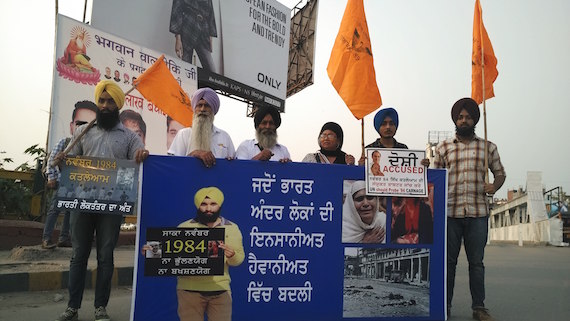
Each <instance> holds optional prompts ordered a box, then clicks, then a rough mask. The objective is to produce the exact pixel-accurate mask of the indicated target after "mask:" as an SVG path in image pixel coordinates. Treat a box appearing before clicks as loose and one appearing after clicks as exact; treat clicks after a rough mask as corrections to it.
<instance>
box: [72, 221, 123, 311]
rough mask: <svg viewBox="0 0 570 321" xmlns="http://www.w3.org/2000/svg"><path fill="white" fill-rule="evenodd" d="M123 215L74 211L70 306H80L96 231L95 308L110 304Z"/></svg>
mask: <svg viewBox="0 0 570 321" xmlns="http://www.w3.org/2000/svg"><path fill="white" fill-rule="evenodd" d="M122 219H123V217H122V215H114V214H93V213H84V212H78V211H73V212H72V213H71V230H72V231H73V234H72V235H71V242H72V244H73V255H72V256H71V262H70V264H69V286H68V290H69V302H68V303H67V306H68V307H71V308H75V309H79V308H80V307H81V301H82V300H83V290H84V289H85V275H86V273H87V261H88V259H89V255H90V254H91V246H92V243H93V233H94V232H95V238H96V246H97V281H96V285H95V307H96V308H97V307H100V306H103V307H106V306H107V303H108V302H109V296H110V295H111V279H112V278H113V270H114V268H115V265H114V263H113V251H114V250H115V246H116V245H117V240H118V239H119V231H120V229H121V221H122Z"/></svg>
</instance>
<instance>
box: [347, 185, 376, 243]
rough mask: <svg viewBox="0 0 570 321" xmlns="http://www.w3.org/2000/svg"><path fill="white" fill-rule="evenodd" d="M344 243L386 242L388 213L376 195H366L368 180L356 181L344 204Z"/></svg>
mask: <svg viewBox="0 0 570 321" xmlns="http://www.w3.org/2000/svg"><path fill="white" fill-rule="evenodd" d="M342 242H343V243H385V242H386V213H385V212H383V211H382V207H381V204H380V200H379V199H378V197H376V196H372V195H366V182H365V181H355V182H354V183H352V185H351V186H350V188H349V189H348V191H347V193H346V198H345V200H344V204H343V206H342Z"/></svg>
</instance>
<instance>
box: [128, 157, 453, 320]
mask: <svg viewBox="0 0 570 321" xmlns="http://www.w3.org/2000/svg"><path fill="white" fill-rule="evenodd" d="M364 175H365V173H364V168H363V167H357V166H344V165H325V164H308V163H287V164H282V163H279V162H257V161H245V160H229V161H228V160H223V159H220V160H218V161H217V162H216V165H215V166H214V167H211V168H206V167H204V166H203V164H202V163H201V161H200V160H199V159H196V158H192V157H175V156H154V155H151V156H149V158H148V159H147V160H146V161H145V162H144V163H143V178H142V195H141V207H140V212H139V213H140V215H139V222H138V225H137V226H138V228H137V249H136V253H137V255H136V258H135V288H134V301H133V304H132V306H131V307H132V309H133V310H132V320H137V321H140V320H178V312H179V310H178V308H177V307H178V304H179V302H180V301H179V298H180V297H182V296H180V297H179V296H178V295H177V292H182V294H185V292H187V291H184V290H189V291H192V290H198V289H192V287H194V286H196V287H204V288H208V291H213V292H214V294H216V295H221V293H222V292H224V290H226V291H227V290H230V291H231V301H232V303H228V304H229V306H226V308H229V309H231V315H232V320H252V321H255V320H276V321H281V320H283V321H285V320H287V321H288V320H300V321H302V320H323V321H324V320H327V321H330V320H343V319H347V318H350V320H361V319H362V320H443V319H444V318H445V316H444V314H445V306H446V304H445V296H444V293H445V269H444V266H445V217H446V212H445V211H446V207H445V199H446V186H447V184H446V171H445V170H429V172H428V180H429V181H430V184H433V189H432V190H431V195H430V197H429V198H421V199H420V198H408V201H407V202H408V203H409V204H408V205H409V206H403V203H402V201H401V200H394V201H393V200H392V198H377V197H376V196H370V197H368V198H367V197H361V195H359V194H358V193H365V182H364ZM351 189H354V190H356V191H357V193H356V192H355V193H353V192H354V191H352V190H351ZM212 190H219V191H220V192H218V193H217V194H216V193H214V192H213V191H212ZM204 191H206V192H204ZM200 195H201V196H200ZM205 195H206V196H207V197H208V198H210V197H211V199H210V201H211V200H215V201H216V202H218V205H219V208H218V210H219V211H216V212H218V213H219V214H220V221H219V225H212V226H209V227H210V228H211V229H217V228H222V227H223V228H224V229H225V231H226V236H225V244H226V245H228V246H229V247H225V251H226V252H227V253H228V254H221V252H218V255H224V256H225V260H226V269H227V271H228V272H227V273H229V276H230V277H231V283H224V280H227V278H225V279H222V278H221V277H220V276H208V275H204V273H205V270H204V269H201V266H197V265H196V261H198V260H200V263H201V264H203V266H206V265H207V264H209V263H210V255H209V250H208V248H207V247H205V246H202V247H201V248H200V246H197V245H196V244H197V242H198V241H197V239H196V236H187V237H186V238H182V236H181V234H182V233H188V231H186V232H178V229H179V228H190V229H195V230H191V231H195V232H196V233H204V231H200V228H205V227H206V225H200V224H196V223H195V219H196V217H198V215H199V213H198V212H197V210H198V209H200V208H201V206H202V205H203V203H204V201H202V202H203V203H202V204H201V203H200V201H201V200H206V198H205ZM371 203H374V204H375V205H374V209H373V210H372V209H370V208H371V207H370V206H371V205H370V204H371ZM414 204H419V208H420V213H417V214H420V215H421V217H423V218H425V219H426V220H425V221H424V220H423V219H420V220H419V221H418V222H417V223H419V224H412V225H414V226H417V227H418V228H419V231H413V230H409V231H408V230H406V229H405V228H404V230H403V231H400V227H401V225H402V224H403V226H404V227H405V226H406V225H407V222H408V220H409V213H407V212H408V209H413V208H414V206H412V205H414ZM366 208H368V210H365V209H366ZM357 215H358V216H359V217H361V220H362V222H368V221H367V220H366V219H365V217H367V216H371V217H378V218H379V219H378V220H377V221H378V225H376V226H374V227H373V226H372V225H375V224H376V223H371V222H369V223H366V224H364V225H363V224H361V223H362V222H361V223H356V224H350V222H355V221H356V216H357ZM192 220H194V223H192V222H193V221H192ZM402 222H403V223H402ZM369 227H370V228H369ZM376 228H378V229H379V231H377V229H376ZM156 229H159V230H160V232H159V235H158V236H157V235H156ZM173 235H174V236H173ZM341 235H342V237H341ZM345 235H348V236H350V237H349V238H346V239H345V237H344V236H345ZM172 239H176V240H177V241H178V242H179V243H178V244H179V246H176V245H175V244H174V243H172V241H170V243H169V240H172ZM149 242H153V244H155V245H156V246H158V247H156V252H160V251H162V256H161V257H160V258H152V259H151V258H148V257H147V255H146V253H145V254H144V255H143V254H142V252H141V250H142V249H143V247H145V246H147V248H149V249H150V247H149V246H148V244H149ZM165 252H169V253H171V254H169V255H170V256H166V255H165V254H164V253H165ZM153 260H154V261H153ZM177 260H178V265H176V264H177V263H176V262H177ZM184 262H186V265H185V263H184ZM211 263H212V264H213V263H214V262H211ZM148 266H152V267H153V268H156V269H158V270H159V271H163V274H162V275H154V276H151V275H149V274H148V273H146V272H145V271H147V268H148ZM159 273H160V272H159ZM174 275H177V276H178V277H177V276H174ZM220 283H224V284H226V285H227V286H225V287H224V286H219V287H218V285H219V284H220ZM213 284H215V286H214V285H213ZM177 287H178V288H180V289H183V290H180V291H177ZM220 290H221V291H220ZM178 294H180V293H178ZM182 303H184V302H182Z"/></svg>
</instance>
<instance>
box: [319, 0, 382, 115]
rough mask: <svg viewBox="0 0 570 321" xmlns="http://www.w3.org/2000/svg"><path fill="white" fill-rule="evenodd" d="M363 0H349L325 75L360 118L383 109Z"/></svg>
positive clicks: (353, 112) (349, 107)
mask: <svg viewBox="0 0 570 321" xmlns="http://www.w3.org/2000/svg"><path fill="white" fill-rule="evenodd" d="M362 1H363V0H348V3H347V5H346V9H345V11H344V16H343V17H342V21H341V23H340V29H339V31H338V35H337V36H336V40H335V42H334V46H333V49H332V52H331V58H330V60H329V65H328V66H327V73H328V74H329V78H330V80H331V83H332V85H333V87H334V88H335V89H336V91H337V92H338V94H339V95H340V97H341V98H342V100H344V102H345V103H346V106H347V107H348V109H350V111H351V112H352V114H353V115H354V117H356V119H362V118H364V116H366V115H368V114H370V113H371V112H373V111H374V110H376V109H377V108H378V107H380V106H382V98H381V97H380V91H378V86H377V85H376V73H375V72H374V61H373V59H372V46H371V45H370V35H369V34H368V25H367V24H366V16H365V15H364V3H363V2H362Z"/></svg>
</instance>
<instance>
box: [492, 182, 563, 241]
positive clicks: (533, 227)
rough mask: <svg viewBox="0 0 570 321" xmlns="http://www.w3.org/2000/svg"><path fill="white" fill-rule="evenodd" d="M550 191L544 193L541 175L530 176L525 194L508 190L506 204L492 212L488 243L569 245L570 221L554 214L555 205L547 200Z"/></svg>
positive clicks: (503, 203) (499, 204)
mask: <svg viewBox="0 0 570 321" xmlns="http://www.w3.org/2000/svg"><path fill="white" fill-rule="evenodd" d="M553 190H554V189H553ZM551 191H552V190H550V191H546V192H545V191H544V190H543V188H542V173H541V172H528V173H527V183H526V190H523V189H522V188H519V189H518V190H509V191H508V194H507V200H506V202H503V201H501V202H498V203H497V204H496V205H495V206H494V208H492V210H491V217H490V220H489V225H490V226H489V227H490V229H489V240H490V241H491V242H493V241H506V242H518V244H519V245H523V243H544V244H552V245H557V246H559V245H567V243H568V239H569V237H570V217H566V215H567V213H566V215H562V214H563V213H560V215H556V214H557V213H553V212H552V211H551V209H552V207H553V206H552V202H551V201H550V200H545V198H544V194H548V193H549V192H551ZM550 199H551V198H550ZM556 203H557V202H556ZM547 208H548V210H547ZM561 208H562V207H561ZM559 212H560V211H559ZM549 213H551V214H552V215H550V216H549Z"/></svg>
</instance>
